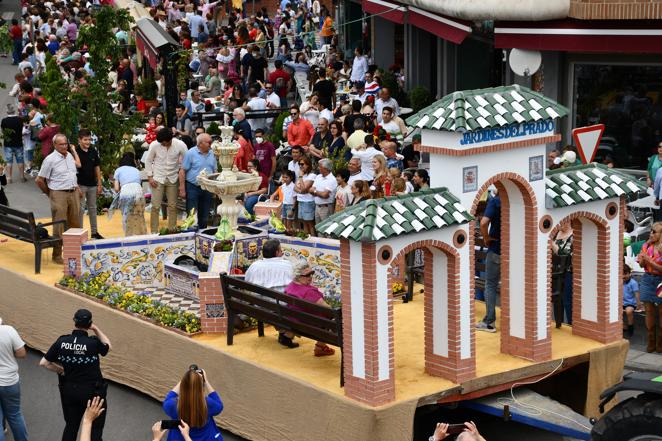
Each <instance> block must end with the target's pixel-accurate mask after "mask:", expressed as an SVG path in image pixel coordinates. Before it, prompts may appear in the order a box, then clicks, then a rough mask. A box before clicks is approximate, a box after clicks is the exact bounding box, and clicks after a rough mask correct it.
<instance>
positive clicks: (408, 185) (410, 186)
mask: <svg viewBox="0 0 662 441" xmlns="http://www.w3.org/2000/svg"><path fill="white" fill-rule="evenodd" d="M402 178H403V179H404V180H405V193H411V192H412V191H414V184H412V183H411V180H412V179H413V178H414V173H413V172H411V171H409V170H405V172H404V173H403V174H402Z"/></svg>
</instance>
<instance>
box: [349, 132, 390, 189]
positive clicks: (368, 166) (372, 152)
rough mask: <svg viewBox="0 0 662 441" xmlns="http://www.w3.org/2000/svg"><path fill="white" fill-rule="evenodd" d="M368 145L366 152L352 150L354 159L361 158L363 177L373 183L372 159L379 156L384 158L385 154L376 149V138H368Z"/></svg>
mask: <svg viewBox="0 0 662 441" xmlns="http://www.w3.org/2000/svg"><path fill="white" fill-rule="evenodd" d="M368 141H370V142H368ZM366 145H367V147H366V149H365V150H357V149H352V158H359V159H360V160H361V169H362V170H363V175H364V176H365V177H366V181H372V180H373V179H374V178H375V169H374V168H373V166H372V159H373V158H374V157H375V156H377V155H382V156H384V154H383V153H382V152H380V151H379V150H377V149H376V148H375V146H374V138H373V139H370V137H367V136H366Z"/></svg>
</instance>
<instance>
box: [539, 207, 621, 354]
mask: <svg viewBox="0 0 662 441" xmlns="http://www.w3.org/2000/svg"><path fill="white" fill-rule="evenodd" d="M582 220H587V221H589V222H590V223H591V224H592V225H593V226H594V227H595V228H596V229H597V235H598V241H597V251H598V256H596V259H595V271H596V274H595V280H596V284H597V286H596V293H597V302H598V304H597V322H593V321H590V320H585V319H582V317H581V308H582V288H583V283H582V282H583V279H582V270H583V265H582V263H581V262H582V250H583V249H584V248H585V247H584V243H583V239H582V237H583V234H582V232H583V224H582V222H581V221H582ZM564 222H571V224H572V227H573V230H574V231H573V236H574V238H573V256H572V263H573V274H572V276H573V278H572V279H573V280H572V290H573V293H572V332H573V334H575V335H580V336H582V337H586V338H590V339H592V340H597V341H600V342H602V343H609V342H612V341H615V340H618V339H620V338H621V335H620V323H619V322H616V323H615V325H614V324H610V323H609V307H608V304H609V293H610V289H611V286H610V273H611V272H612V271H619V274H620V273H621V272H622V271H623V259H619V265H618V268H610V259H611V250H610V240H609V237H610V233H611V230H610V226H609V222H608V221H607V220H606V219H605V218H604V217H602V216H599V215H597V214H595V213H591V212H588V211H576V212H574V213H571V214H569V215H567V216H566V217H564V218H563V219H561V220H560V221H559V222H557V224H556V225H555V226H554V228H553V229H552V231H551V232H550V233H549V237H548V246H547V268H548V269H547V280H549V281H550V283H548V285H547V286H548V288H547V304H548V305H551V298H552V284H551V280H552V279H551V271H552V240H553V238H554V237H555V236H556V234H557V233H558V232H559V231H560V229H561V224H562V223H564ZM621 224H622V218H621ZM621 299H622V286H621V285H619V303H618V304H619V305H620V304H621ZM547 311H548V313H547V317H548V323H549V324H550V326H551V323H552V311H551V308H549V307H548V308H547Z"/></svg>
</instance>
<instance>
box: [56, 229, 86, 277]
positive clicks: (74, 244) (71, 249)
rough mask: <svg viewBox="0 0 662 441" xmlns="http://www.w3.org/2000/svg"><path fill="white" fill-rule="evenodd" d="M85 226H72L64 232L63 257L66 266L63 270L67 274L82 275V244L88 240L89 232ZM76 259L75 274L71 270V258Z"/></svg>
mask: <svg viewBox="0 0 662 441" xmlns="http://www.w3.org/2000/svg"><path fill="white" fill-rule="evenodd" d="M87 233H88V232H87V229H85V228H70V229H68V230H67V231H65V232H64V233H63V234H62V259H63V260H64V266H63V268H62V271H63V272H64V275H65V276H74V277H80V275H81V272H82V271H83V270H82V262H81V257H82V251H81V246H82V245H83V244H84V243H85V242H87V239H88V234H87ZM71 259H74V260H75V261H76V265H75V269H74V272H73V274H71V272H70V270H69V260H71Z"/></svg>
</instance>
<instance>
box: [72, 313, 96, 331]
mask: <svg viewBox="0 0 662 441" xmlns="http://www.w3.org/2000/svg"><path fill="white" fill-rule="evenodd" d="M74 323H75V324H76V326H80V327H88V326H90V325H91V324H92V313H91V312H90V311H88V310H87V309H79V310H78V311H76V314H74Z"/></svg>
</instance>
